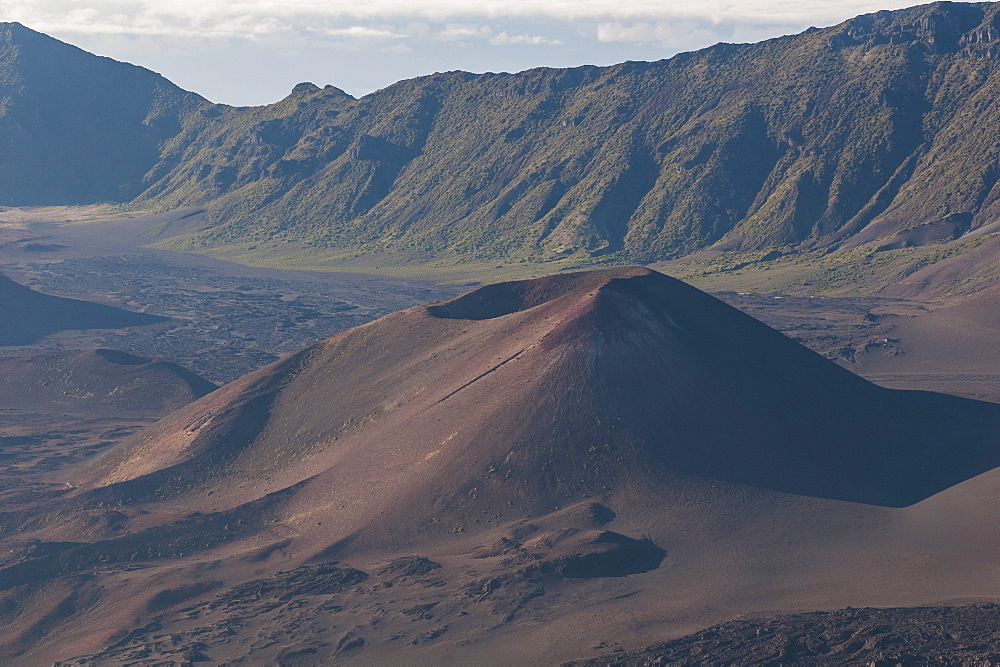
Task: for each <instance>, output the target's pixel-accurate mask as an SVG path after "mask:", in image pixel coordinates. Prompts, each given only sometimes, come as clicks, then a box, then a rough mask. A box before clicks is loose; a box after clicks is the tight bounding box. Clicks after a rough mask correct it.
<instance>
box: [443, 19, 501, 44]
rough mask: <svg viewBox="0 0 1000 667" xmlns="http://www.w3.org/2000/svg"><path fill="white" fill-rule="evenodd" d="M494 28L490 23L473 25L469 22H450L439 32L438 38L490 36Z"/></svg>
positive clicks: (462, 38)
mask: <svg viewBox="0 0 1000 667" xmlns="http://www.w3.org/2000/svg"><path fill="white" fill-rule="evenodd" d="M491 32H493V29H492V28H490V27H489V26H488V25H472V24H468V23H448V24H445V26H444V28H443V29H442V30H441V31H440V32H438V34H437V39H439V40H441V41H445V42H449V41H455V40H467V39H481V38H484V37H488V36H489V35H490V33H491Z"/></svg>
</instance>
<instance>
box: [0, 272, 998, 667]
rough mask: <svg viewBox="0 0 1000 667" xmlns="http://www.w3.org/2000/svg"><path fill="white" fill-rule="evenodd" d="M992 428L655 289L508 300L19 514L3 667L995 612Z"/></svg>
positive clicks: (504, 289) (357, 353)
mask: <svg viewBox="0 0 1000 667" xmlns="http://www.w3.org/2000/svg"><path fill="white" fill-rule="evenodd" d="M998 426H1000V406H997V405H994V404H990V403H982V402H977V401H971V400H965V399H958V398H954V397H949V396H942V395H936V394H929V393H924V392H898V391H892V390H887V389H882V388H879V387H876V386H874V385H871V384H869V383H867V382H865V381H864V380H861V379H860V378H858V377H856V376H854V375H852V374H850V373H849V372H847V371H845V370H843V369H841V368H840V367H838V366H836V365H835V364H833V363H832V362H829V361H827V360H825V359H823V358H822V357H820V356H819V355H816V354H814V353H812V352H810V351H809V350H807V349H805V348H804V347H802V346H800V345H798V344H796V343H794V342H793V341H791V340H790V339H788V338H786V337H784V336H783V335H781V334H779V333H776V332H774V331H773V330H771V329H769V328H767V327H765V326H764V325H762V324H760V323H758V322H756V321H755V320H753V319H752V318H750V317H748V316H746V315H743V314H742V313H740V312H739V311H736V310H735V309H732V308H730V307H729V306H726V305H725V304H723V303H721V302H719V301H717V300H715V299H713V298H711V297H709V296H707V295H705V294H703V293H701V292H699V291H697V290H695V289H694V288H691V287H689V286H687V285H685V284H683V283H681V282H679V281H676V280H674V279H671V278H668V277H666V276H663V275H661V274H658V273H656V272H653V271H649V270H646V269H617V270H610V271H601V272H590V273H579V274H567V275H562V276H555V277H550V278H544V279H539V280H535V281H523V282H515V283H505V284H500V285H493V286H489V287H485V288H482V289H479V290H476V291H474V292H472V293H470V294H467V295H465V296H462V297H458V298H456V299H453V300H451V301H447V302H443V303H440V304H436V305H432V306H427V307H420V308H413V309H409V310H405V311H400V312H398V313H395V314H393V315H390V316H388V317H385V318H383V319H381V320H378V321H376V322H373V323H371V324H368V325H365V326H362V327H358V328H356V329H352V330H350V331H347V332H345V333H343V334H341V335H338V336H336V337H334V338H332V339H329V340H328V341H325V342H323V343H320V344H318V345H315V346H313V347H310V348H308V349H306V350H304V351H302V352H301V353H299V354H296V355H293V356H291V357H289V358H287V359H284V360H282V361H280V362H277V363H275V364H273V365H271V366H269V367H267V368H264V369H262V370H261V371H258V372H256V373H253V374H251V375H248V376H246V377H244V378H242V379H241V380H238V381H236V382H234V383H232V384H230V385H228V386H227V387H224V388H222V389H220V390H219V391H217V392H214V393H213V394H211V395H209V396H206V397H205V398H203V399H201V400H200V401H198V402H196V403H194V404H192V405H190V406H188V407H186V408H183V409H182V410H180V411H178V412H176V413H174V414H173V415H171V416H169V417H167V418H166V419H164V420H162V421H161V422H160V423H159V424H157V425H155V426H153V427H152V428H150V429H148V430H146V431H144V432H141V433H139V434H138V435H136V436H133V437H132V438H130V439H129V440H127V441H125V442H123V443H122V444H121V445H119V446H117V447H115V448H113V449H112V450H110V451H109V452H107V453H106V454H105V455H102V456H101V457H100V458H98V459H96V460H95V461H92V462H90V463H88V464H86V465H84V466H83V467H81V468H79V469H77V470H76V471H68V472H66V473H65V475H64V477H65V481H66V483H67V485H68V486H69V487H72V488H70V489H68V490H67V491H66V492H65V493H64V494H63V495H62V496H60V497H58V498H53V499H48V500H46V501H45V502H44V503H36V504H35V505H30V504H26V505H23V506H21V507H15V508H11V510H10V511H8V512H7V513H6V514H5V515H4V517H3V518H4V524H5V525H6V526H19V527H18V528H17V530H16V531H13V530H11V529H10V528H8V529H7V530H6V533H5V539H6V540H7V543H8V544H9V545H10V547H9V549H7V550H8V551H9V552H10V553H11V556H10V557H8V558H7V561H6V563H0V591H3V593H2V595H3V596H4V597H3V600H4V602H3V606H2V607H0V608H2V609H3V610H10V611H9V612H7V611H4V612H3V613H4V614H6V616H5V618H4V622H5V623H6V624H7V629H6V630H5V631H4V632H3V633H2V635H0V641H2V642H3V645H4V646H5V647H6V651H7V652H8V654H9V655H12V656H18V657H20V658H22V659H29V658H30V659H32V660H54V659H66V658H69V657H72V656H74V655H79V654H82V653H88V652H90V653H93V652H96V653H94V655H93V656H92V657H94V658H95V659H98V660H103V661H127V660H134V659H140V658H141V659H146V658H148V659H150V660H156V659H176V660H181V659H183V660H191V659H194V658H198V657H199V656H201V657H208V658H211V659H214V660H223V659H234V658H237V657H243V658H246V659H250V660H254V661H273V660H277V661H285V660H292V659H293V658H294V657H295V656H298V659H301V660H307V661H315V660H320V661H323V660H333V659H334V658H336V659H337V660H340V659H343V660H348V659H353V658H357V659H359V660H363V661H371V660H375V659H382V660H390V661H395V662H408V663H414V662H416V663H421V662H424V663H433V662H468V661H486V662H509V661H512V660H532V661H552V660H560V659H569V658H580V657H587V656H588V655H592V654H594V653H600V652H602V651H604V650H606V649H608V648H609V647H610V646H612V644H613V643H614V642H619V643H622V644H623V645H624V646H626V647H630V648H641V647H643V646H646V645H648V644H650V643H653V642H654V641H656V640H661V639H664V638H668V637H670V636H676V635H678V634H681V633H683V632H686V631H691V630H694V629H698V628H701V627H705V626H707V625H710V624H711V623H715V622H719V621H724V620H727V619H730V618H733V617H734V616H737V615H739V614H741V613H746V612H750V611H758V612H759V611H767V610H787V611H791V610H795V611H798V610H814V609H820V608H836V607H842V606H846V605H855V606H860V605H912V604H919V603H924V602H928V601H948V600H953V599H957V598H965V597H971V596H987V597H990V596H993V597H995V596H1000V580H998V576H997V574H996V571H995V567H994V566H993V561H992V558H991V557H990V556H989V554H991V553H993V552H994V550H995V548H996V547H998V546H1000V537H998V536H996V535H993V536H990V535H987V536H986V537H985V538H984V537H983V535H982V532H981V531H980V530H979V528H980V527H981V526H982V525H990V522H992V521H993V520H994V519H995V506H996V499H997V497H998V489H997V488H996V484H995V482H994V481H993V478H994V477H995V472H993V473H990V472H988V471H990V470H992V469H993V468H996V467H997V466H998V465H1000V448H998V446H997V442H998V433H1000V431H998ZM984 473H985V474H984ZM977 476H978V477H977ZM971 478H975V479H971ZM966 480H970V481H966ZM955 485H958V486H955ZM970 485H972V486H970ZM949 487H951V488H949ZM945 489H948V490H947V491H945ZM942 491H944V493H941V492H942ZM935 494H936V495H935ZM914 503H916V504H914ZM903 506H907V507H904V508H903V509H894V508H898V507H903ZM943 517H944V519H945V520H943ZM994 532H995V531H994ZM46 545H49V546H46ZM130 631H134V632H132V634H127V633H128V632H130ZM172 637H174V638H176V639H171V638H172ZM602 640H605V641H604V643H601V642H602ZM590 642H593V643H592V644H591V643H590ZM199 659H200V658H199Z"/></svg>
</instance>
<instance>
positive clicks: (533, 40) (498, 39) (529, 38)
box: [490, 30, 562, 46]
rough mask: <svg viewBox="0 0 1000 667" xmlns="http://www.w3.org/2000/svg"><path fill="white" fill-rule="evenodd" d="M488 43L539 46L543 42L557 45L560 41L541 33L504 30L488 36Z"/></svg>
mask: <svg viewBox="0 0 1000 667" xmlns="http://www.w3.org/2000/svg"><path fill="white" fill-rule="evenodd" d="M490 44H493V45H494V46H509V45H514V46H516V45H528V46H540V45H543V44H548V45H551V46H559V45H561V44H562V42H561V41H560V40H558V39H552V38H551V37H545V36H543V35H508V34H507V31H506V30H504V31H502V32H501V33H499V34H497V35H495V36H493V37H490Z"/></svg>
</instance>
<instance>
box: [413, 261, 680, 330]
mask: <svg viewBox="0 0 1000 667" xmlns="http://www.w3.org/2000/svg"><path fill="white" fill-rule="evenodd" d="M644 276H649V277H659V278H664V277H665V276H662V275H660V274H658V273H656V272H655V271H652V270H650V269H646V268H643V267H638V266H636V267H626V268H619V269H605V270H600V271H581V272H577V273H567V274H562V275H554V276H547V277H545V278H536V279H531V280H516V281H512V282H506V283H497V284H495V285H486V286H485V287H480V288H479V289H476V290H473V291H471V292H469V293H468V294H463V295H462V296H459V297H455V298H454V299H450V300H448V301H444V302H441V303H437V304H434V305H431V306H427V312H429V313H430V314H431V315H433V316H434V317H439V318H442V319H450V320H492V319H495V318H498V317H503V316H504V315H510V314H511V313H519V312H523V311H525V310H529V309H531V308H535V307H536V306H540V305H542V304H545V303H549V302H550V301H555V300H556V299H559V298H561V297H564V296H566V295H568V294H572V293H574V292H580V291H591V290H594V289H600V288H603V287H605V286H606V285H608V284H609V283H610V282H611V281H613V280H616V279H621V278H638V277H644Z"/></svg>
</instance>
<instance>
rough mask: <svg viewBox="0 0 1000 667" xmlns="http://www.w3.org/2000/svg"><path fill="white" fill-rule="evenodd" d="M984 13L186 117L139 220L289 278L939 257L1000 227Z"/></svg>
mask: <svg viewBox="0 0 1000 667" xmlns="http://www.w3.org/2000/svg"><path fill="white" fill-rule="evenodd" d="M998 7H1000V5H998V4H996V3H978V4H966V3H935V4H931V5H925V6H921V7H915V8H910V9H905V10H901V11H896V12H879V13H876V14H871V15H866V16H861V17H858V18H855V19H852V20H850V21H847V22H845V23H843V24H841V25H838V26H835V27H832V28H826V29H822V30H818V29H811V30H809V31H807V32H805V33H802V34H800V35H795V36H789V37H783V38H779V39H774V40H769V41H766V42H762V43H759V44H749V45H731V44H720V45H717V46H714V47H711V48H708V49H704V50H701V51H698V52H695V53H688V54H682V55H679V56H676V57H674V58H671V59H669V60H663V61H658V62H652V63H637V62H629V63H624V64H621V65H616V66H612V67H605V68H599V67H579V68H573V69H535V70H530V71H527V72H522V73H519V74H483V75H474V74H469V73H465V72H449V73H443V74H434V75H431V76H426V77H421V78H417V79H412V80H408V81H402V82H399V83H397V84H394V85H392V86H390V87H388V88H386V89H384V90H381V91H378V92H376V93H373V94H371V95H367V96H365V97H363V98H361V99H354V98H352V97H350V96H348V95H346V94H345V93H343V92H342V91H340V90H339V89H337V88H334V87H332V86H327V87H326V88H322V89H321V88H319V87H317V86H314V85H312V84H300V85H299V86H297V87H296V88H295V89H294V90H293V91H292V94H291V95H290V96H289V97H288V98H286V99H284V100H282V101H280V102H278V103H276V104H273V105H269V106H264V107H254V108H232V107H225V106H215V105H204V106H201V107H196V106H195V107H190V109H193V110H189V107H184V110H187V111H184V110H182V112H179V113H177V114H176V115H173V116H171V118H176V119H177V125H176V126H173V125H172V126H171V132H173V134H171V135H170V136H166V137H161V138H160V143H159V144H157V145H158V146H160V154H159V158H158V160H157V161H156V164H155V165H150V167H149V168H148V169H147V170H145V171H143V172H142V175H141V176H139V177H138V178H139V180H141V181H142V182H143V188H144V191H143V192H142V194H141V195H138V197H136V198H135V199H134V203H135V205H137V206H141V207H143V208H146V209H148V208H158V209H167V208H171V207H176V206H187V205H198V206H206V207H207V209H208V212H207V214H206V228H205V229H203V230H201V231H199V232H197V233H195V234H192V235H187V236H184V237H181V238H177V239H174V240H172V241H168V242H167V243H169V244H170V247H174V248H180V249H185V250H196V251H206V252H213V253H217V254H223V255H225V256H227V257H230V258H233V259H236V260H238V261H244V262H248V263H260V264H272V265H281V264H284V265H290V266H291V265H294V266H299V267H337V266H341V267H350V266H355V267H366V268H372V267H375V266H379V265H381V266H382V267H383V268H384V267H385V266H392V265H397V266H398V265H402V264H406V265H409V266H413V265H424V266H428V265H430V264H432V263H437V264H440V265H458V264H461V265H465V266H476V265H479V266H484V267H490V268H492V267H493V265H494V264H496V263H497V262H503V263H508V264H509V263H511V262H515V263H516V262H526V263H536V262H552V261H564V262H565V263H566V264H574V263H580V262H594V261H598V262H603V261H629V262H653V261H658V260H663V259H669V258H674V257H679V256H682V255H684V254H685V253H689V252H691V251H695V250H698V249H702V248H707V247H716V248H722V249H733V250H739V251H743V252H750V253H754V252H757V251H762V250H766V249H771V248H782V249H785V250H788V249H792V248H794V249H797V250H799V251H802V250H814V251H823V252H825V251H826V250H827V249H829V248H844V247H846V248H848V249H850V248H851V247H855V246H859V245H865V247H866V248H867V247H868V245H871V248H870V250H871V251H872V252H874V251H875V250H881V251H883V252H889V253H892V252H894V251H898V250H900V249H905V248H911V247H924V246H927V245H928V244H937V243H947V242H950V241H952V240H953V239H956V238H959V237H963V236H964V235H967V234H968V233H970V232H976V233H984V232H986V231H988V230H989V225H990V224H991V223H993V222H995V221H997V219H998V217H1000V188H998V187H997V185H996V184H997V180H998V177H1000V130H998V128H1000V102H998V101H997V100H1000V73H998V65H1000V17H998ZM67 48H68V47H67ZM123 67H124V66H123ZM139 71H142V70H139ZM149 76H152V75H149ZM164 85H166V84H164ZM179 95H181V97H180V98H178V99H184V100H188V99H189V98H186V97H183V94H179ZM171 99H173V98H171ZM178 104H179V103H178ZM185 104H189V105H195V104H196V103H195V102H185ZM171 108H173V107H171ZM178 108H179V107H178ZM174 130H176V131H174ZM130 182H131V181H130ZM121 199H122V200H126V199H128V197H123V198H121ZM866 244H867V245H866ZM907 261H908V260H901V265H906V266H908V264H907ZM921 261H922V260H921ZM910 264H912V262H910Z"/></svg>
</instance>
